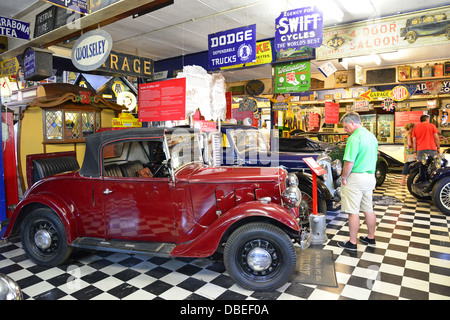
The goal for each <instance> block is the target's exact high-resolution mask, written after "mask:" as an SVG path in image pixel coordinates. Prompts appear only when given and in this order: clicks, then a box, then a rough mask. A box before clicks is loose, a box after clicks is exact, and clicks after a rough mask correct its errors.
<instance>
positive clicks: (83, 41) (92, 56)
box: [71, 29, 112, 71]
mask: <svg viewBox="0 0 450 320" xmlns="http://www.w3.org/2000/svg"><path fill="white" fill-rule="evenodd" d="M111 48H112V38H111V36H110V35H109V33H107V32H106V31H103V30H98V29H97V30H92V31H89V32H87V33H85V34H84V35H82V36H81V37H80V38H79V39H78V40H77V42H76V43H75V45H74V47H73V49H72V56H71V58H72V63H73V65H74V66H75V67H76V68H77V69H79V70H81V71H90V70H95V69H97V68H99V67H100V66H101V65H102V64H103V63H104V62H105V61H106V59H108V57H109V53H110V52H111Z"/></svg>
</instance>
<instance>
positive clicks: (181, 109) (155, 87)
mask: <svg viewBox="0 0 450 320" xmlns="http://www.w3.org/2000/svg"><path fill="white" fill-rule="evenodd" d="M184 119H186V78H180V79H171V80H165V81H158V82H151V83H144V84H141V85H139V121H140V122H145V121H176V120H184Z"/></svg>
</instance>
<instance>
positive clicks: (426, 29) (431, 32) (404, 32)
mask: <svg viewBox="0 0 450 320" xmlns="http://www.w3.org/2000/svg"><path fill="white" fill-rule="evenodd" d="M443 34H444V35H445V36H446V37H447V39H448V40H450V21H449V20H447V15H446V14H445V13H443V14H433V15H425V16H420V17H416V18H412V19H408V20H406V26H405V28H401V29H400V36H401V37H404V39H405V40H406V41H408V42H409V43H414V42H415V41H416V40H417V38H418V37H426V36H440V35H443Z"/></svg>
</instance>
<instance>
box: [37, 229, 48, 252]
mask: <svg viewBox="0 0 450 320" xmlns="http://www.w3.org/2000/svg"><path fill="white" fill-rule="evenodd" d="M34 243H35V244H36V246H37V247H38V248H39V249H41V250H45V249H48V248H49V247H50V246H51V244H52V235H51V234H50V232H48V231H47V230H44V229H40V230H38V231H37V232H36V233H35V234H34Z"/></svg>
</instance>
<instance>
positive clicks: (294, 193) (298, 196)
mask: <svg viewBox="0 0 450 320" xmlns="http://www.w3.org/2000/svg"><path fill="white" fill-rule="evenodd" d="M281 198H282V199H283V201H284V203H286V205H287V206H288V207H290V208H296V207H298V206H299V205H300V202H301V200H302V193H301V192H300V189H299V188H298V187H297V186H290V187H288V188H287V189H286V190H284V191H283V193H282V194H281Z"/></svg>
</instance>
